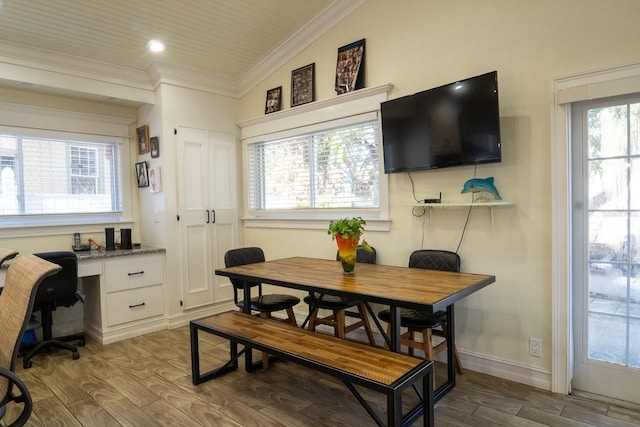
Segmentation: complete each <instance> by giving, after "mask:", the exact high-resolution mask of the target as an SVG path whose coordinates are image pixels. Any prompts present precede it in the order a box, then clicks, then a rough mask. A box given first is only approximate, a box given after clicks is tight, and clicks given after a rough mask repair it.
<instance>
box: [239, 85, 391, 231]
mask: <svg viewBox="0 0 640 427" xmlns="http://www.w3.org/2000/svg"><path fill="white" fill-rule="evenodd" d="M390 90H391V85H390V84H387V85H383V86H376V87H372V88H366V89H360V90H357V91H354V92H350V93H346V94H343V95H340V96H337V97H335V98H332V99H328V100H324V101H317V102H312V103H309V104H305V105H301V106H298V107H295V108H291V109H289V110H283V111H278V112H276V113H271V114H269V115H265V116H264V117H259V118H257V119H253V120H248V121H244V122H240V123H238V127H240V139H241V141H242V167H243V178H244V180H243V181H244V182H245V183H246V182H248V168H247V164H248V159H247V149H246V147H247V144H248V143H249V142H250V141H255V140H256V139H258V138H260V137H261V136H264V135H272V134H278V133H283V132H290V131H293V130H295V129H298V128H303V127H309V126H315V125H318V124H321V123H325V122H329V121H337V120H340V119H343V118H345V117H351V116H356V115H360V114H365V113H370V112H376V113H378V122H380V114H379V112H380V103H381V102H384V101H386V100H387V95H388V93H389V91H390ZM380 129H381V127H380ZM378 144H379V150H380V151H379V152H380V153H382V147H381V144H382V134H381V132H380V137H379V138H378ZM378 162H379V168H380V177H379V179H380V210H379V214H378V215H377V216H376V217H367V218H365V219H366V220H367V230H372V231H389V230H390V229H391V220H390V218H389V181H388V176H387V175H386V174H385V173H384V168H383V162H384V158H383V156H382V155H380V156H379V159H378ZM243 200H244V206H245V212H244V216H243V218H242V220H243V223H244V225H245V227H266V228H304V229H317V230H322V229H326V228H327V219H328V216H327V215H328V212H326V213H318V212H310V213H309V217H308V218H300V216H299V215H296V216H293V215H286V214H283V215H281V216H270V217H268V218H265V217H256V216H252V215H250V214H249V212H248V211H247V206H248V192H247V191H246V189H244V190H243ZM342 212H344V213H345V215H348V214H349V213H348V211H341V210H332V211H331V218H332V219H333V218H335V217H338V216H340V215H341V213H342ZM351 212H353V211H351Z"/></svg>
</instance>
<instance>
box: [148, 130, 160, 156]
mask: <svg viewBox="0 0 640 427" xmlns="http://www.w3.org/2000/svg"><path fill="white" fill-rule="evenodd" d="M149 142H150V143H151V157H152V158H154V159H155V158H156V157H159V156H160V139H159V138H158V137H157V136H152V137H151V138H149Z"/></svg>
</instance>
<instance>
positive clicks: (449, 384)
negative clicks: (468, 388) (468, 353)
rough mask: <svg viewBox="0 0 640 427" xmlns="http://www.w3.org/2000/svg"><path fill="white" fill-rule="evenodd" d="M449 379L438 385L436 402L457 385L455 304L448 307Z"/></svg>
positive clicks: (435, 394) (435, 395)
mask: <svg viewBox="0 0 640 427" xmlns="http://www.w3.org/2000/svg"><path fill="white" fill-rule="evenodd" d="M446 319H447V380H446V381H445V382H444V383H443V384H441V385H440V387H438V389H437V390H436V391H435V392H434V402H437V401H438V400H440V399H442V398H443V397H444V396H445V395H446V394H447V393H448V392H450V391H451V390H452V389H453V387H455V385H456V358H455V352H454V350H453V349H454V348H455V347H454V346H455V342H456V338H455V335H454V331H455V328H454V324H453V319H454V315H453V304H451V305H450V306H448V307H447V315H446Z"/></svg>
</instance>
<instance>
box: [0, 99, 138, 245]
mask: <svg viewBox="0 0 640 427" xmlns="http://www.w3.org/2000/svg"><path fill="white" fill-rule="evenodd" d="M0 118H1V119H0V128H1V130H2V132H7V133H11V134H20V135H29V136H34V137H44V138H55V139H66V140H86V141H92V142H98V143H99V142H105V143H116V144H118V145H119V146H120V161H121V175H122V176H121V177H120V179H121V182H122V206H121V211H120V212H113V213H100V214H70V215H28V216H25V215H17V216H11V217H5V218H0V223H1V224H2V227H1V229H0V237H1V238H10V237H30V236H43V235H58V234H73V233H74V232H95V231H97V230H100V229H102V227H107V226H111V227H124V226H130V225H132V224H133V220H132V194H131V193H132V190H131V176H130V173H128V172H129V170H130V167H129V165H130V163H131V160H130V159H131V153H130V151H131V150H130V146H129V140H130V135H129V133H130V131H129V129H130V126H131V125H132V124H133V123H135V121H134V120H133V119H129V118H123V117H112V116H102V115H95V114H88V113H81V112H72V111H62V110H55V109H49V108H41V107H32V106H24V105H17V104H9V103H0Z"/></svg>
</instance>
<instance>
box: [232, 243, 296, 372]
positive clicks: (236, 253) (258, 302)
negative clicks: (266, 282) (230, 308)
mask: <svg viewBox="0 0 640 427" xmlns="http://www.w3.org/2000/svg"><path fill="white" fill-rule="evenodd" d="M264 261H265V258H264V252H263V251H262V249H261V248H257V247H247V248H238V249H231V250H229V251H227V252H226V253H225V254H224V265H225V266H226V267H237V266H239V265H246V264H255V263H257V262H264ZM231 284H232V285H233V288H234V290H233V301H234V302H235V304H236V306H237V307H238V308H239V309H240V311H244V307H245V301H243V300H240V299H238V292H239V291H240V292H242V291H244V282H243V281H242V280H237V279H231ZM249 286H250V287H251V288H256V287H257V288H258V295H257V296H255V297H252V298H251V301H250V303H251V311H252V312H254V311H255V312H258V315H259V316H260V317H263V318H272V319H277V320H283V319H278V318H274V317H273V316H272V313H274V312H276V311H282V310H285V311H286V313H287V319H284V321H285V322H288V323H291V324H292V325H294V326H298V322H297V321H296V315H295V313H294V312H293V307H294V306H296V305H297V304H298V303H300V298H298V297H295V296H293V295H287V294H266V295H264V294H263V293H262V283H258V282H249ZM262 366H263V367H264V368H267V367H268V366H269V357H268V355H266V354H263V355H262Z"/></svg>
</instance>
